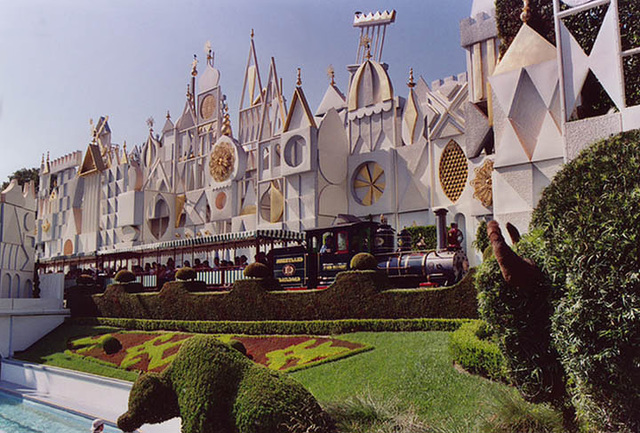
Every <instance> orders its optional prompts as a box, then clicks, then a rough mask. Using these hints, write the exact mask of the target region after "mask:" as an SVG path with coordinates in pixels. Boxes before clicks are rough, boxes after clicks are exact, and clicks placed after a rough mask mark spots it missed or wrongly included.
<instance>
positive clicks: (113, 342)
mask: <svg viewBox="0 0 640 433" xmlns="http://www.w3.org/2000/svg"><path fill="white" fill-rule="evenodd" d="M100 347H101V348H102V350H104V353H106V354H107V355H113V354H114V353H118V352H120V350H122V343H120V340H118V339H117V338H116V337H114V336H113V335H105V336H104V337H102V338H101V339H100Z"/></svg>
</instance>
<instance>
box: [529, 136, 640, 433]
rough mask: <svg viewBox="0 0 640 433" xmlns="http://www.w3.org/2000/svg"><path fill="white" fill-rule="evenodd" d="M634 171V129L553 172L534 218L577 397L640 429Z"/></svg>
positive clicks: (639, 209)
mask: <svg viewBox="0 0 640 433" xmlns="http://www.w3.org/2000/svg"><path fill="white" fill-rule="evenodd" d="M638 173H640V131H633V132H628V133H624V134H620V135H618V136H615V137H612V138H609V139H606V140H603V141H601V142H599V143H596V144H595V145H592V146H591V147H589V148H587V149H586V150H585V151H583V152H582V153H581V154H580V155H579V156H578V158H576V159H575V160H573V161H572V162H570V163H568V164H567V165H565V166H564V168H563V169H562V170H561V171H560V172H558V173H557V174H556V176H555V178H554V180H553V182H552V183H551V184H550V185H549V186H548V187H547V188H546V189H545V190H544V192H543V195H542V198H541V199H540V202H539V204H538V206H537V208H536V209H535V211H534V213H533V217H532V223H531V225H532V227H534V228H536V229H538V230H540V231H541V233H542V238H541V241H540V246H539V248H540V249H542V254H540V257H539V259H538V263H539V264H540V265H541V267H542V268H543V269H544V270H545V271H546V273H547V275H549V277H550V279H551V280H552V282H553V291H552V292H551V295H552V297H551V299H552V300H553V302H554V303H555V304H556V308H555V312H554V314H553V317H552V324H553V336H554V341H555V345H556V347H557V348H558V351H559V353H560V356H561V361H562V363H563V365H564V366H565V369H566V371H567V372H568V373H569V375H570V378H571V381H572V383H573V385H574V387H575V395H576V398H575V399H574V400H575V401H577V402H578V403H579V405H580V409H581V410H582V411H583V412H585V413H587V414H589V416H590V417H591V419H592V420H594V421H596V422H598V423H604V424H605V425H604V427H605V428H608V429H612V430H616V429H624V428H626V429H628V430H630V431H640V411H638V407H640V386H639V385H638V384H639V383H640V364H639V363H638V360H639V359H640V349H639V348H640V314H638V311H640V270H639V268H638V260H639V258H640V176H639V175H638ZM578 179H579V181H578Z"/></svg>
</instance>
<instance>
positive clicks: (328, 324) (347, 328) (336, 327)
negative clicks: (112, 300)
mask: <svg viewBox="0 0 640 433" xmlns="http://www.w3.org/2000/svg"><path fill="white" fill-rule="evenodd" d="M70 320H71V321H72V322H73V323H74V324H78V325H91V326H96V325H101V326H114V327H117V328H123V329H135V330H140V331H158V330H165V331H181V332H197V333H202V334H246V335H336V334H345V333H348V332H409V331H455V330H456V329H458V328H459V327H460V326H462V325H464V324H466V323H469V322H470V320H469V319H395V320H392V319H351V320H310V321H260V322H213V321H186V320H145V319H109V318H103V317H100V318H98V317H82V318H77V319H70Z"/></svg>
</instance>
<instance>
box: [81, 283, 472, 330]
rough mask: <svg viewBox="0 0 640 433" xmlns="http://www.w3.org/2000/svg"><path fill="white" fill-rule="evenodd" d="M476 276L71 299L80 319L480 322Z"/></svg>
mask: <svg viewBox="0 0 640 433" xmlns="http://www.w3.org/2000/svg"><path fill="white" fill-rule="evenodd" d="M472 274H473V272H470V273H469V274H468V275H467V276H466V277H465V278H464V279H463V280H462V281H461V282H460V283H458V284H457V285H455V286H452V287H447V288H438V289H410V290H389V289H390V286H389V282H388V279H387V277H386V276H385V275H382V274H380V273H378V272H376V271H348V272H343V273H341V274H339V275H338V277H337V279H336V282H335V283H334V284H333V285H332V286H331V287H329V288H328V289H326V290H323V291H299V292H282V291H279V292H278V291H269V290H268V289H269V287H268V284H267V283H265V281H261V280H240V281H236V282H235V283H234V286H233V289H232V290H231V291H230V292H224V293H215V292H210V293H193V292H192V291H191V290H190V288H191V285H193V284H197V283H198V282H189V281H177V282H170V283H167V284H165V285H164V287H163V288H162V290H161V291H160V292H158V293H127V292H126V288H125V287H124V286H122V285H111V286H109V287H108V288H107V290H106V291H105V293H104V294H101V295H94V296H83V295H79V296H71V297H69V299H68V305H69V308H71V313H72V315H73V316H74V317H119V318H135V319H171V320H215V321H225V320H230V321H238V320H249V321H250V320H336V319H374V318H375V319H400V318H402V319H405V318H425V317H432V318H451V319H454V318H476V317H477V300H476V290H475V287H474V286H473V275H472Z"/></svg>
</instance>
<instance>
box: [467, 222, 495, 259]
mask: <svg viewBox="0 0 640 433" xmlns="http://www.w3.org/2000/svg"><path fill="white" fill-rule="evenodd" d="M472 245H473V247H474V248H475V249H476V250H477V251H478V252H480V253H483V254H484V252H485V251H486V249H487V248H489V246H491V243H490V242H489V236H488V235H487V221H486V220H482V221H480V224H478V228H477V229H476V238H475V240H474V241H473V243H472Z"/></svg>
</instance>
